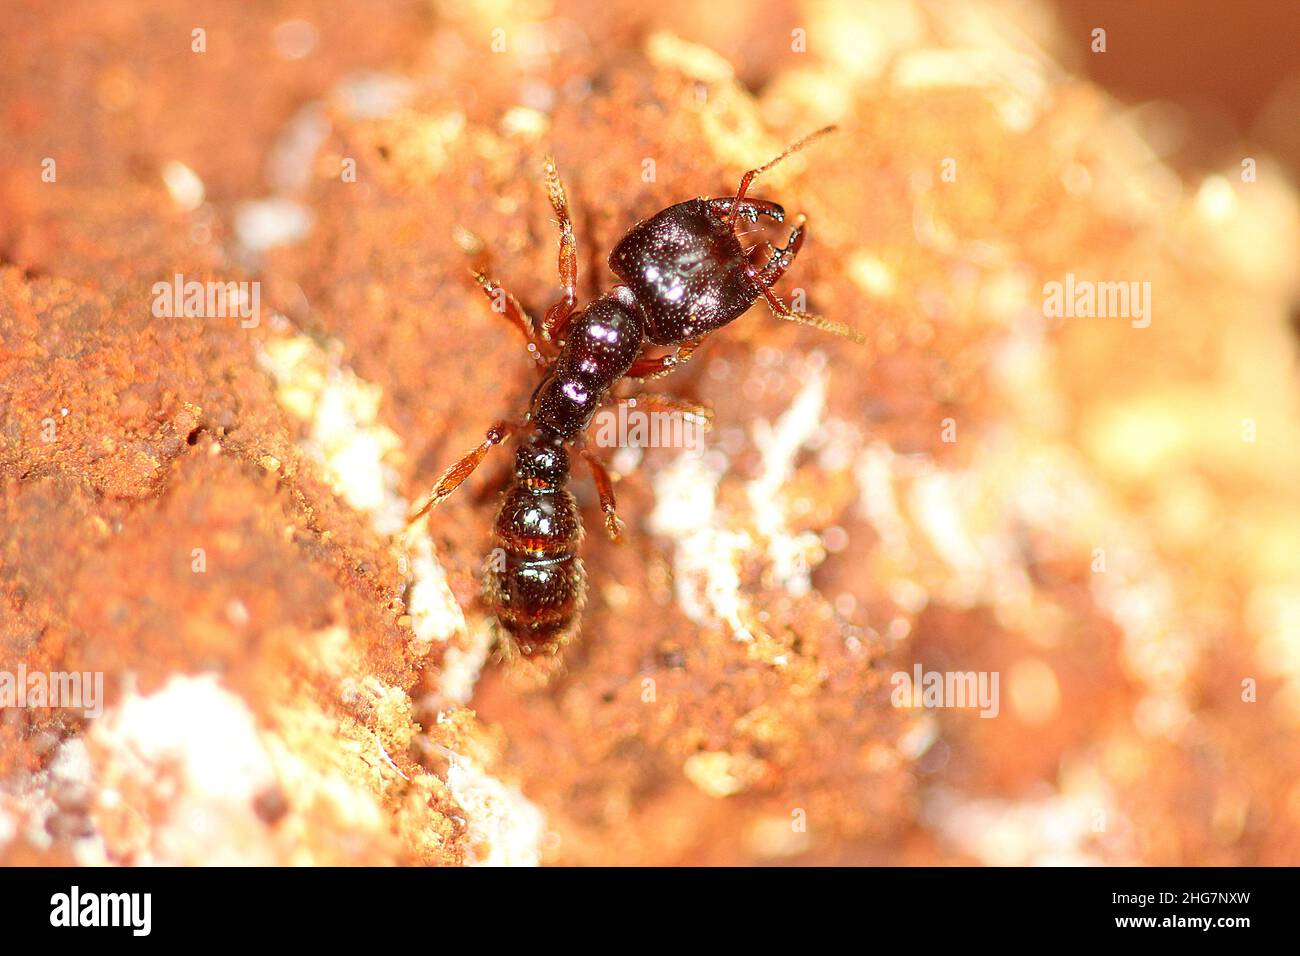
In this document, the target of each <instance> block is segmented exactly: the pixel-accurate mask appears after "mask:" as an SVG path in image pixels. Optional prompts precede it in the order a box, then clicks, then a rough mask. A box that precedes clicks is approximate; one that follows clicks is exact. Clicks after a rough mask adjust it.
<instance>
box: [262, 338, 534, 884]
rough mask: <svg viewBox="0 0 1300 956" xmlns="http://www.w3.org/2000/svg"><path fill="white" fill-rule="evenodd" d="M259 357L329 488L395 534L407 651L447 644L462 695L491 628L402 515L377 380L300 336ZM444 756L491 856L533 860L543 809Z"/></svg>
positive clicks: (391, 435)
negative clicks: (475, 615)
mask: <svg viewBox="0 0 1300 956" xmlns="http://www.w3.org/2000/svg"><path fill="white" fill-rule="evenodd" d="M259 360H260V362H261V364H262V367H263V368H265V369H266V370H267V371H268V372H270V374H271V375H272V376H273V377H274V379H275V381H276V386H277V387H276V398H277V400H278V401H279V403H280V405H281V406H282V407H283V408H285V409H286V410H287V411H288V412H289V413H290V414H292V415H294V416H295V417H296V418H298V419H299V420H301V421H303V422H304V423H305V424H306V431H307V434H306V437H305V438H304V439H303V441H302V442H301V447H302V448H303V450H304V451H305V452H307V454H308V455H309V456H310V457H311V458H312V459H313V460H314V461H316V462H317V463H318V464H319V465H320V467H321V470H322V472H323V474H324V477H325V479H326V480H327V481H328V482H329V483H330V485H331V487H332V488H333V489H334V490H335V492H336V493H337V494H339V496H340V497H342V498H343V499H344V500H345V501H346V502H347V503H348V504H349V505H351V506H352V507H353V508H355V509H357V510H358V511H360V512H362V513H364V514H367V515H369V517H370V519H371V522H372V523H373V526H374V528H375V530H376V531H377V532H378V533H379V534H381V535H386V536H395V541H394V543H395V546H396V547H397V549H398V550H399V552H400V553H401V556H402V560H403V561H404V567H405V569H406V571H407V573H408V576H409V581H410V590H409V594H408V605H407V609H408V612H409V613H410V616H411V631H412V633H413V635H414V636H413V639H412V651H413V652H414V653H415V654H416V655H417V656H424V655H427V654H428V653H429V651H430V650H431V649H432V647H433V645H434V644H435V643H439V644H444V645H446V647H445V649H444V652H443V658H442V670H441V673H440V676H439V683H438V688H437V690H438V694H439V696H440V697H441V698H442V700H444V701H445V702H447V703H448V704H464V703H468V702H469V700H470V699H471V698H472V697H473V694H474V686H475V684H476V683H477V681H478V678H479V675H480V673H481V672H482V670H483V666H484V664H485V663H486V661H487V658H488V653H489V650H490V647H491V640H492V634H491V629H490V627H489V626H487V625H484V626H480V627H474V628H470V627H469V626H467V623H466V620H465V614H464V612H463V611H462V610H461V607H460V605H459V604H457V603H456V598H455V596H454V595H453V594H452V592H451V589H450V587H449V586H448V583H447V574H446V571H445V569H444V568H443V567H442V565H441V564H440V563H439V562H438V558H437V554H436V552H435V550H434V547H433V543H432V541H431V539H430V537H429V534H428V528H427V524H426V522H427V518H426V519H424V520H422V521H420V522H417V523H416V524H414V525H410V526H408V525H407V523H406V515H407V513H408V512H409V510H410V508H411V502H409V501H407V500H406V499H405V498H404V497H402V495H401V494H400V492H399V491H398V473H399V472H398V469H399V467H400V465H401V462H402V460H403V453H402V447H401V439H400V438H399V437H398V436H397V434H396V433H395V432H393V431H392V430H391V429H389V428H388V427H387V426H385V425H383V424H382V423H381V422H379V420H378V415H379V405H380V400H381V398H382V396H383V393H382V391H381V389H380V388H379V387H378V386H377V385H373V384H371V383H369V382H366V381H364V380H363V379H361V378H360V377H359V376H357V375H356V374H355V373H354V372H353V371H352V370H351V369H349V368H347V367H345V366H344V365H343V364H342V362H341V361H340V359H339V353H338V352H337V351H334V352H327V351H326V350H325V349H323V348H321V346H320V345H318V344H317V343H316V341H315V340H313V339H311V338H308V337H307V336H305V335H293V336H287V337H282V338H278V339H273V340H271V341H270V342H269V343H267V344H266V346H265V347H264V350H263V352H262V354H261V355H260V356H259ZM450 759H451V761H452V767H453V769H454V772H455V775H456V780H457V782H458V783H457V785H452V780H451V778H450V777H449V779H448V781H447V782H448V785H449V786H452V789H453V792H456V793H457V802H458V803H460V805H461V807H462V809H463V810H464V811H465V814H466V817H467V819H468V820H469V823H470V829H471V832H472V833H476V834H478V835H479V836H481V837H482V838H483V839H484V840H485V841H486V842H488V843H490V844H491V845H492V846H493V847H495V848H498V849H494V850H493V853H492V855H490V861H491V862H498V861H508V862H521V863H524V862H534V863H535V862H536V861H537V859H538V857H539V856H540V845H541V843H540V841H541V837H542V832H543V830H544V821H543V818H542V814H541V811H539V810H538V809H537V808H536V807H535V806H533V805H532V804H531V803H529V802H528V801H527V799H526V798H525V797H524V796H523V795H522V794H520V793H519V792H518V791H516V790H512V789H511V788H506V787H505V786H504V785H503V784H500V783H499V782H497V781H495V780H494V779H493V778H492V777H490V776H488V775H487V774H486V773H485V772H483V771H481V770H479V769H477V768H476V767H473V766H472V765H470V764H469V763H468V762H467V761H466V759H465V758H463V757H460V756H459V755H456V754H451V755H450ZM457 786H459V788H460V789H459V792H457ZM462 794H463V795H464V799H460V797H461V795H462ZM516 816H517V817H518V819H517V820H516V819H515V817H516ZM530 840H531V841H532V843H531V844H530V843H529V841H530Z"/></svg>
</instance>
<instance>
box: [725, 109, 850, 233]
mask: <svg viewBox="0 0 1300 956" xmlns="http://www.w3.org/2000/svg"><path fill="white" fill-rule="evenodd" d="M837 128H838V127H836V126H834V125H831V126H823V127H822V128H821V129H819V130H817V132H815V133H809V134H808V135H807V136H805V137H804V138H803V139H801V140H796V141H795V142H794V143H792V144H791V145H790V146H788V147H786V150H785V152H783V153H782V154H781V155H780V156H778V157H776V159H772V160H769V161H768V162H766V163H764V164H763V165H762V166H760V167H758V169H751V170H750V171H749V172H747V173H745V175H744V176H742V177H741V178H740V188H739V189H738V190H736V198H735V199H734V200H732V203H731V214H730V215H729V216H727V222H728V223H734V222H735V221H736V217H737V216H738V215H739V214H740V203H741V200H743V199H744V198H745V193H747V192H749V184H750V183H752V182H753V181H754V179H755V178H756V177H757V176H758V175H759V174H760V173H765V172H767V171H768V170H769V169H771V168H772V167H773V166H775V165H776V164H777V163H779V162H781V160H783V159H785V158H786V157H787V156H789V155H791V154H792V153H797V152H799V150H801V149H803V148H804V147H805V146H807V145H808V144H809V143H811V142H812V141H813V140H816V139H820V138H821V137H823V136H825V135H826V134H827V133H833V132H835V130H836V129H837Z"/></svg>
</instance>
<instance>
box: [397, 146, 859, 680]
mask: <svg viewBox="0 0 1300 956" xmlns="http://www.w3.org/2000/svg"><path fill="white" fill-rule="evenodd" d="M833 129H834V127H833V126H828V127H826V128H825V129H821V130H818V131H817V132H815V133H813V134H811V135H809V136H806V137H804V138H803V139H801V140H799V141H798V142H796V143H794V144H793V145H792V146H790V147H789V148H788V149H786V150H785V152H783V153H781V155H779V156H777V157H776V158H775V159H773V160H771V161H770V162H768V163H766V164H765V165H763V166H760V167H758V168H757V169H751V170H750V171H749V172H747V173H745V175H744V176H743V177H742V178H741V180H740V188H739V189H737V191H736V195H735V196H729V197H727V198H723V199H709V198H707V197H699V198H696V199H689V200H687V201H686V202H681V203H678V204H676V205H674V206H669V207H668V208H667V209H664V210H661V211H660V212H658V213H656V214H655V215H653V216H651V217H650V218H649V219H645V220H642V221H641V222H638V223H637V224H636V225H635V226H633V227H632V228H631V230H629V231H628V233H627V234H626V235H624V236H623V238H622V239H620V240H619V241H618V244H617V245H615V246H614V251H613V252H612V253H610V256H609V267H610V269H612V270H613V272H614V274H615V275H616V276H618V278H619V279H620V280H621V284H619V285H615V286H614V287H613V288H612V289H610V290H609V291H608V292H606V293H605V294H604V295H602V296H601V297H600V298H598V299H596V300H595V301H594V302H592V303H591V304H590V305H588V306H587V307H586V308H585V309H581V310H578V309H576V306H577V291H576V287H577V280H578V256H577V243H576V241H575V239H574V235H573V224H572V222H571V220H570V217H569V205H568V200H567V198H566V197H565V192H564V185H563V184H562V183H561V181H560V177H559V173H558V172H557V170H556V167H555V160H554V159H553V158H551V157H548V158H547V159H546V162H545V175H546V191H547V194H548V196H549V198H550V201H551V206H552V207H553V208H554V209H555V213H556V215H557V216H558V217H559V226H560V243H559V260H558V272H559V279H560V285H561V287H562V290H563V291H562V295H561V297H560V299H559V300H558V301H557V302H555V304H553V305H552V306H551V307H550V308H548V309H547V310H546V314H545V317H544V318H543V320H542V327H541V330H540V334H539V332H538V331H537V330H536V328H535V326H534V324H533V320H532V318H531V317H530V316H529V315H528V314H527V313H526V312H525V311H524V310H523V308H522V307H521V306H520V305H519V303H518V301H516V300H515V298H514V297H513V296H512V295H510V294H509V293H508V292H506V291H505V290H504V289H502V288H501V286H499V285H498V284H497V283H495V282H494V281H493V280H492V279H490V278H488V276H487V275H485V274H484V273H483V272H481V271H476V272H475V273H474V277H475V279H476V281H477V282H478V284H479V285H480V286H481V287H482V289H483V291H484V292H485V293H487V294H488V295H489V296H490V297H492V298H493V299H495V300H496V301H497V302H498V303H503V305H504V314H505V316H506V318H507V319H508V320H509V321H510V322H511V323H512V324H514V325H515V326H517V327H518V328H519V329H520V330H521V331H522V332H523V334H524V335H525V337H526V338H527V339H528V342H529V350H530V352H532V353H533V355H534V357H535V358H536V359H537V360H538V362H539V363H540V364H541V368H542V371H543V379H542V381H541V384H540V385H538V387H537V389H536V391H534V392H533V397H532V401H531V406H530V408H529V411H528V414H527V415H526V416H525V419H524V421H523V422H522V423H519V424H513V423H511V422H508V421H500V422H497V423H496V424H495V425H493V426H492V427H491V428H489V429H488V432H487V435H486V437H485V438H484V440H483V442H482V443H481V444H480V445H478V447H476V448H474V449H473V450H472V451H470V452H469V453H468V454H467V455H465V456H464V457H463V458H461V459H460V460H459V461H458V462H456V463H455V464H454V465H452V466H451V467H450V468H448V469H447V470H446V471H445V472H444V473H443V474H442V476H441V477H440V478H439V479H438V482H437V484H436V485H434V487H433V490H432V491H430V492H429V493H428V494H427V495H426V496H425V497H424V499H423V500H422V501H421V502H420V504H419V505H418V506H417V507H415V508H414V509H412V511H411V514H410V519H409V520H410V521H411V522H414V521H415V520H417V519H418V518H419V517H420V516H421V515H423V514H424V513H425V512H427V511H428V510H429V509H431V508H433V507H434V506H436V505H438V504H439V503H441V502H442V501H444V500H445V499H446V498H447V497H448V496H449V495H450V494H451V493H452V492H453V491H455V490H456V488H457V487H458V486H459V485H460V484H461V482H463V481H464V480H465V479H466V478H468V477H469V476H470V474H472V473H473V471H474V469H476V468H477V467H478V466H479V464H480V463H481V462H482V461H483V459H484V457H485V456H486V455H487V453H488V452H489V451H490V450H491V449H492V448H493V447H494V446H496V445H499V444H501V443H502V442H503V441H505V440H506V438H507V437H508V436H510V435H512V434H516V433H518V434H520V439H519V442H518V446H517V448H516V450H515V467H514V480H513V481H512V482H511V484H510V486H509V487H508V488H507V489H506V491H505V493H504V496H503V499H502V503H501V509H500V511H499V512H498V514H497V519H496V525H495V528H494V536H495V540H496V543H497V544H498V548H497V550H496V551H495V552H494V554H496V555H497V556H498V558H497V560H496V561H494V562H489V566H488V569H487V573H486V580H485V582H484V597H485V599H486V601H487V603H488V605H489V606H490V607H491V608H492V609H493V611H494V612H495V614H496V618H497V620H498V621H499V622H500V624H501V626H502V627H503V628H504V629H505V630H506V632H507V633H509V635H510V636H511V638H512V639H513V642H514V646H515V647H516V648H517V649H518V651H519V652H520V653H522V654H524V655H525V656H532V655H543V654H551V655H553V654H556V653H557V652H558V651H559V650H560V649H561V648H562V647H563V646H564V645H565V644H566V643H567V642H568V641H569V640H570V639H571V638H572V636H573V634H574V633H575V631H576V629H577V628H576V622H577V618H578V615H579V614H580V612H581V610H582V607H583V604H584V603H585V599H586V572H585V570H584V569H583V565H582V560H581V559H580V558H579V557H578V542H579V541H580V539H581V538H582V534H583V531H582V519H581V517H580V516H579V513H578V505H577V502H576V501H575V500H574V497H573V495H572V494H570V493H569V492H568V491H567V490H566V488H565V486H566V485H567V484H568V481H569V452H568V449H567V448H566V446H567V445H570V444H574V445H576V446H577V450H578V452H579V454H581V455H582V457H583V458H584V459H585V460H586V462H587V465H588V467H589V468H590V469H591V473H592V478H593V479H594V481H595V485H596V491H597V493H598V495H599V497H600V504H601V509H602V510H603V511H604V514H605V528H606V531H607V532H608V533H609V535H610V537H611V538H613V539H615V540H617V539H618V537H619V534H620V529H621V526H622V522H621V521H620V520H619V518H618V515H617V512H616V510H615V503H614V489H613V483H612V482H611V480H610V476H609V472H608V471H606V469H605V466H604V464H603V463H602V462H601V461H600V459H599V458H597V457H596V456H595V455H594V454H592V453H591V452H590V451H589V450H588V449H587V448H586V443H585V439H584V437H583V436H584V433H585V431H586V429H587V426H588V425H589V424H590V423H591V420H592V418H593V416H594V415H595V413H596V410H597V408H598V407H599V405H600V404H601V402H602V401H603V400H604V399H605V397H606V396H607V395H608V394H609V392H610V389H611V388H612V387H613V386H614V384H615V383H616V382H617V381H618V380H619V379H621V378H623V377H625V376H626V377H628V378H634V379H647V378H658V377H659V376H661V375H664V374H667V373H668V372H670V371H671V370H672V369H674V368H677V367H678V366H680V365H682V364H684V363H685V362H686V361H687V360H688V359H689V358H690V357H691V355H692V353H694V352H695V350H696V349H697V348H699V346H700V344H701V343H702V342H703V341H704V339H705V337H706V336H707V335H708V334H709V333H711V332H713V331H715V330H717V329H720V328H722V327H723V326H724V325H726V324H727V323H728V322H731V321H733V320H734V319H737V318H739V317H740V316H741V315H742V314H743V313H744V312H746V311H747V310H748V309H749V307H750V306H751V305H753V304H754V302H756V301H757V300H758V298H759V297H760V296H761V297H762V298H764V299H766V300H767V303H768V305H769V306H770V307H771V309H772V311H773V312H774V313H775V314H776V315H777V316H778V317H779V318H782V319H786V320H789V321H792V322H798V323H801V324H804V325H812V326H814V327H816V328H820V329H823V330H825V331H829V332H833V333H836V334H838V335H844V336H846V337H849V338H853V339H857V340H858V341H861V336H859V335H857V334H856V333H854V332H852V331H851V330H849V329H848V328H847V327H846V326H843V325H841V324H840V323H838V322H832V321H829V320H826V319H819V318H813V317H811V316H806V315H801V314H799V313H796V312H793V311H792V310H791V309H789V308H788V307H787V306H786V305H785V304H784V303H783V302H782V301H781V300H780V299H778V298H777V296H776V295H775V293H773V292H772V285H773V284H774V283H775V282H776V281H777V280H778V279H780V278H781V276H782V275H783V274H784V273H785V271H786V270H787V269H788V268H789V267H790V265H791V264H792V263H793V262H794V260H795V257H796V256H797V255H798V254H799V249H800V248H801V247H802V246H803V241H804V221H805V220H804V217H803V216H800V217H799V218H798V220H797V222H796V223H795V226H794V228H793V229H792V230H791V231H790V234H789V238H788V239H787V241H786V244H785V245H784V246H783V247H781V248H779V249H778V248H776V247H775V246H774V245H773V244H772V243H771V242H763V243H761V244H759V245H756V246H754V247H753V248H752V249H749V250H746V249H744V248H743V247H742V246H741V243H740V234H738V232H737V221H738V220H739V219H740V218H742V217H743V218H744V219H746V220H747V221H748V222H750V223H757V222H758V219H759V217H760V216H762V217H765V218H767V219H770V220H772V221H773V222H777V223H782V222H784V221H785V210H783V209H782V208H781V207H780V206H779V205H777V204H776V203H774V202H769V201H768V200H765V199H748V198H746V193H747V192H748V191H749V186H750V184H751V183H752V182H753V180H754V178H755V177H756V176H758V175H759V174H760V173H763V172H765V171H767V170H768V169H771V168H772V167H773V166H775V165H776V164H777V163H779V162H780V161H781V160H783V159H785V158H786V157H787V156H789V155H790V154H791V153H794V152H796V151H797V150H800V149H802V148H803V147H804V146H806V145H808V144H809V143H810V142H812V141H813V140H814V139H817V138H818V137H820V136H823V135H825V134H826V133H829V132H831V131H832V130H833ZM497 307H498V309H500V308H502V306H501V305H498V306H497ZM647 345H650V346H661V347H673V349H674V350H673V351H672V352H670V353H669V354H666V355H660V356H653V357H652V356H647V355H645V354H643V350H644V349H645V347H646V346H647ZM644 401H645V403H646V404H647V405H650V406H651V407H658V408H660V409H663V410H668V411H674V412H680V413H687V414H694V415H696V416H698V417H699V418H705V419H707V414H706V412H705V411H703V410H701V409H699V408H695V410H694V411H693V412H692V411H690V410H691V408H692V406H690V405H689V403H685V402H677V401H675V400H673V399H671V398H666V397H663V396H647V397H645V399H644ZM530 424H531V429H529V428H528V426H529V425H530ZM501 556H504V557H503V559H502V557H501Z"/></svg>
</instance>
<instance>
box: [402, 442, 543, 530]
mask: <svg viewBox="0 0 1300 956" xmlns="http://www.w3.org/2000/svg"><path fill="white" fill-rule="evenodd" d="M517 427H518V426H516V425H512V424H511V423H510V422H507V421H500V422H497V423H496V424H495V425H493V426H492V427H491V428H489V429H488V431H487V436H486V437H485V438H484V439H483V441H482V443H481V444H479V446H478V447H477V448H475V449H474V450H473V451H471V452H470V453H469V454H467V455H466V456H465V457H464V458H462V459H461V460H460V461H458V462H456V464H454V465H452V466H451V467H450V468H448V469H447V470H446V471H444V472H443V473H442V477H440V478H439V479H438V483H437V484H435V485H434V486H433V490H432V491H430V492H429V493H428V494H427V495H425V496H424V498H423V499H421V501H420V504H419V506H418V507H415V508H412V509H411V512H410V514H408V515H407V518H406V520H407V523H408V524H409V523H411V522H413V521H415V520H416V519H417V518H419V517H420V515H422V514H424V513H425V512H426V511H428V510H429V509H430V508H433V507H436V506H437V505H440V504H442V502H443V501H445V500H446V499H447V498H448V496H450V495H451V493H452V492H453V491H455V490H456V489H457V488H458V487H460V483H461V482H462V481H464V480H465V479H466V478H468V477H469V476H470V475H472V474H473V473H474V469H475V468H477V467H478V466H479V465H480V464H482V462H483V459H484V457H486V456H487V453H488V452H489V451H491V450H492V448H493V446H494V445H499V444H501V443H502V442H503V441H505V440H506V436H507V435H509V434H510V433H511V432H513V431H514V430H515V429H516V428H517Z"/></svg>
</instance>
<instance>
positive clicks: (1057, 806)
mask: <svg viewBox="0 0 1300 956" xmlns="http://www.w3.org/2000/svg"><path fill="white" fill-rule="evenodd" d="M1061 791H1062V792H1060V793H1056V794H1052V795H1050V796H1045V797H1042V798H1039V799H1027V800H1003V799H998V798H992V797H988V798H978V797H971V796H968V795H965V794H961V793H958V792H955V791H952V790H948V789H939V788H936V789H934V790H932V791H930V792H929V793H928V794H927V795H926V798H925V800H924V802H923V804H922V810H921V820H922V822H923V823H924V824H925V825H926V826H927V827H928V828H929V829H931V830H933V831H934V832H936V833H938V835H939V836H940V837H941V838H942V839H943V840H944V841H945V842H946V843H948V844H949V845H950V846H951V847H953V849H955V850H957V851H959V852H961V853H964V854H966V855H968V856H972V857H974V858H975V859H977V860H979V861H980V863H982V864H983V865H985V866H1104V865H1111V866H1120V865H1126V864H1127V865H1131V864H1132V862H1133V861H1132V860H1131V859H1130V854H1129V852H1128V847H1127V846H1126V841H1124V840H1122V839H1120V838H1117V837H1115V836H1113V835H1108V834H1113V833H1115V832H1116V831H1122V830H1123V829H1124V827H1123V826H1122V825H1121V824H1122V821H1121V820H1118V819H1117V818H1118V817H1119V811H1118V809H1117V808H1116V807H1114V806H1113V805H1112V801H1111V798H1110V796H1109V794H1108V793H1107V792H1106V789H1105V787H1104V786H1103V785H1102V783H1101V782H1100V780H1099V779H1096V778H1095V776H1094V777H1093V778H1092V779H1090V780H1089V781H1088V782H1087V783H1086V784H1085V783H1082V782H1081V783H1080V784H1079V785H1077V786H1075V785H1063V786H1062V788H1061Z"/></svg>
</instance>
